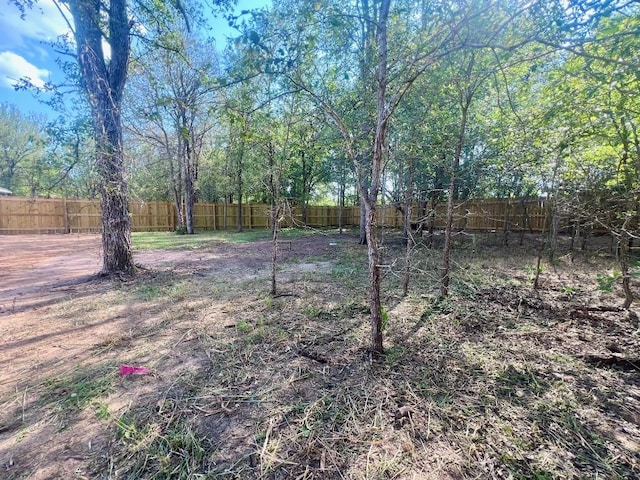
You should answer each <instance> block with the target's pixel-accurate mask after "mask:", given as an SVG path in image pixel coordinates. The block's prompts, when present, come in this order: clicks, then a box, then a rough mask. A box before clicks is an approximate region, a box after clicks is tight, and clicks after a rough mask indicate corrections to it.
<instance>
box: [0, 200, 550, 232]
mask: <svg viewBox="0 0 640 480" xmlns="http://www.w3.org/2000/svg"><path fill="white" fill-rule="evenodd" d="M269 209H270V207H269V205H261V204H244V205H242V226H243V227H244V228H247V229H251V228H268V227H270V226H271V218H270V212H269ZM545 210H546V201H545V200H544V199H527V200H522V199H481V200H468V201H465V202H461V203H460V204H458V205H456V208H455V213H454V228H456V229H465V230H477V231H494V230H495V231H500V230H505V229H509V230H523V229H524V230H528V231H532V232H540V231H542V230H543V228H544V225H545V221H546V216H545ZM129 211H130V214H131V221H132V228H133V230H134V231H149V232H153V231H172V230H175V229H176V226H177V216H176V212H175V207H174V205H173V203H170V202H130V204H129ZM445 214H446V205H445V204H444V203H440V204H438V205H436V206H435V208H432V206H431V204H430V203H428V204H426V205H415V206H414V207H413V208H412V221H413V222H419V221H424V224H425V228H428V226H429V224H433V226H434V227H435V228H444V219H445ZM237 216H238V206H237V205H229V204H227V205H225V204H219V203H216V204H208V203H200V204H196V205H195V215H194V217H195V218H194V221H195V228H196V229H197V230H223V229H228V230H235V229H236V227H237ZM339 218H340V209H339V207H333V206H311V207H308V209H307V219H306V225H307V226H310V227H338V226H339ZM342 223H343V226H345V227H350V226H357V225H359V224H360V207H359V206H351V207H345V208H344V210H343V213H342ZM402 224H403V213H402V211H401V210H400V209H399V208H396V207H395V206H393V205H381V206H380V208H379V210H378V225H379V226H386V227H401V226H402ZM282 225H284V226H294V225H302V209H301V208H300V207H292V208H291V212H290V214H287V215H285V217H284V219H283V222H282ZM100 230H101V220H100V202H99V201H98V200H71V199H57V198H56V199H40V198H20V197H0V234H22V233H89V232H99V231H100Z"/></svg>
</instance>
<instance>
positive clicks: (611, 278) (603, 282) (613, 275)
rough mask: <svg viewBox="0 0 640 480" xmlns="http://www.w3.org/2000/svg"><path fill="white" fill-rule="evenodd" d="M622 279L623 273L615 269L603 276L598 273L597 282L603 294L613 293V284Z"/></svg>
mask: <svg viewBox="0 0 640 480" xmlns="http://www.w3.org/2000/svg"><path fill="white" fill-rule="evenodd" d="M620 278H622V272H620V270H617V269H614V270H612V271H611V272H610V273H607V274H606V275H603V274H601V273H598V274H597V275H596V282H597V284H598V290H600V291H601V292H607V293H611V292H612V291H613V284H614V283H615V282H616V281H618V280H619V279H620Z"/></svg>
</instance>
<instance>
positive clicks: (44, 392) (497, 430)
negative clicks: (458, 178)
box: [0, 234, 640, 479]
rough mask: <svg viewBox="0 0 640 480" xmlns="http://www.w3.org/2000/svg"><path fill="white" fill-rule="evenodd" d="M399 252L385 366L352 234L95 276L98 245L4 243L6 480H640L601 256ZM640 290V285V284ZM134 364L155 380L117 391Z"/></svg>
mask: <svg viewBox="0 0 640 480" xmlns="http://www.w3.org/2000/svg"><path fill="white" fill-rule="evenodd" d="M388 240H389V241H388V243H387V246H386V247H385V249H384V252H385V261H384V262H383V263H384V265H386V267H385V293H386V295H385V309H386V311H387V315H388V325H387V330H386V347H387V353H386V355H385V356H384V358H382V359H376V360H373V359H371V358H370V357H369V355H368V354H367V351H366V347H367V342H368V326H367V315H368V307H367V304H366V258H365V256H366V252H365V250H364V248H363V247H361V246H359V245H357V242H356V239H355V237H352V236H348V235H345V236H338V235H323V234H317V235H310V236H303V237H301V238H292V239H290V240H289V239H286V240H285V241H283V242H282V244H281V246H280V261H281V264H280V266H279V269H278V278H279V292H280V293H281V295H280V296H278V297H276V298H271V297H270V296H269V295H268V294H267V292H268V290H269V283H268V276H269V272H270V258H271V244H270V242H269V241H259V242H251V243H243V244H234V243H223V242H211V243H207V244H204V245H200V246H199V247H197V248H188V249H187V248H185V249H182V250H156V251H145V252H138V253H137V254H136V262H137V263H138V264H139V265H140V271H139V274H138V275H137V276H136V277H135V278H132V279H124V280H98V279H96V278H95V277H93V275H94V274H95V273H96V272H97V271H98V270H99V268H100V256H99V254H100V242H99V238H98V237H96V236H89V235H67V236H37V237H36V236H20V237H11V236H9V237H0V271H2V272H3V275H2V276H1V277H0V328H1V331H2V338H1V347H0V369H1V370H0V371H1V372H2V375H1V377H0V478H3V479H4V478H7V479H18V478H31V479H49V478H65V479H67V478H69V479H71V478H96V479H98V478H99V479H103V478H104V479H125V478H127V479H129V478H149V479H151V478H153V479H159V478H160V479H161V478H166V479H174V478H238V479H246V478H256V479H257V478H264V479H280V478H283V479H284V478H307V479H311V478H317V479H325V478H336V479H338V478H362V479H365V478H367V479H369V478H371V479H373V478H400V479H405V478H406V479H411V478H432V479H462V478H629V479H631V478H638V477H639V476H640V454H639V453H638V452H640V371H639V370H638V368H637V367H638V365H637V364H636V363H635V359H636V358H637V357H638V355H639V354H640V338H639V336H640V334H639V331H638V324H637V312H636V311H635V310H633V309H632V310H629V311H624V310H620V309H617V308H616V307H617V305H620V304H621V292H620V291H619V287H618V286H617V285H615V284H614V287H613V289H612V291H611V292H607V291H603V290H602V289H601V288H599V284H598V275H606V274H607V273H608V272H611V271H612V269H613V268H614V267H615V264H614V262H613V259H612V258H610V256H609V254H608V252H607V251H606V249H605V248H604V247H603V249H602V250H601V251H592V252H590V253H588V254H580V255H578V256H577V257H576V258H575V259H574V261H572V260H571V258H570V257H569V256H568V255H565V256H561V257H560V259H559V260H558V261H557V262H555V263H554V264H553V265H550V264H546V265H545V270H544V272H543V274H542V286H541V288H540V289H539V290H538V291H533V290H532V288H531V265H534V264H535V263H534V260H535V252H536V248H535V245H536V241H537V240H536V239H535V238H529V239H527V242H525V244H524V245H523V246H522V247H520V246H517V245H515V246H511V247H508V248H504V247H501V246H498V245H497V242H496V241H495V238H494V237H491V236H485V237H481V238H480V239H477V238H474V239H473V242H471V240H470V239H468V238H467V239H465V240H460V241H459V242H458V243H457V245H456V251H455V253H454V258H455V260H456V270H455V272H454V279H455V281H454V283H453V285H452V295H451V296H450V297H449V298H446V299H442V298H439V297H438V296H437V294H436V292H437V267H438V263H439V261H440V251H439V250H437V249H428V248H424V247H419V248H417V249H416V252H415V254H414V256H413V260H412V272H413V279H412V293H411V295H410V296H409V297H407V298H401V297H400V296H399V292H400V288H399V278H400V275H401V272H402V263H401V262H402V260H401V259H402V256H403V251H402V248H401V245H400V244H399V243H398V242H397V241H396V240H395V239H394V238H393V237H389V238H388ZM634 288H636V289H637V285H634ZM121 364H130V365H140V366H145V367H147V368H149V369H150V370H151V371H152V374H151V375H144V376H130V377H129V376H127V377H120V376H118V375H117V371H118V366H119V365H121Z"/></svg>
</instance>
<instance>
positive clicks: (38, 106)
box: [0, 0, 270, 116]
mask: <svg viewBox="0 0 640 480" xmlns="http://www.w3.org/2000/svg"><path fill="white" fill-rule="evenodd" d="M0 2H3V3H4V4H5V6H4V7H2V8H0V102H8V103H11V104H13V105H16V106H17V107H19V108H20V109H21V110H22V111H23V112H24V113H29V112H37V113H43V114H46V115H49V116H55V114H54V113H53V112H52V111H51V109H50V108H49V107H47V106H46V105H43V104H42V103H40V102H39V101H38V100H36V99H35V98H34V95H33V93H32V92H25V91H17V92H16V91H15V90H14V88H13V84H15V83H16V82H17V81H18V79H20V78H22V77H29V78H30V79H31V82H32V83H33V84H34V85H36V86H42V85H44V83H45V82H47V81H51V82H53V83H60V82H62V81H63V80H64V77H63V75H62V73H61V72H60V70H59V68H58V66H57V65H56V62H55V60H56V58H57V57H58V56H59V54H58V53H56V52H55V51H54V50H53V48H52V47H51V46H50V45H49V43H48V42H51V41H53V40H55V39H56V38H57V37H58V36H59V35H63V34H65V33H67V32H68V31H69V28H68V26H67V24H66V22H65V20H64V18H63V16H62V15H61V14H60V12H59V11H58V9H57V7H56V5H55V3H54V2H53V0H39V1H38V4H37V7H36V8H34V9H33V10H30V11H27V14H26V18H25V20H22V19H21V18H20V12H19V10H18V9H17V8H16V7H15V6H14V5H13V4H12V3H11V2H8V0H0ZM269 3H270V1H269V0H239V2H238V5H237V7H236V12H239V11H240V10H243V9H250V8H259V7H263V6H265V5H267V4H269ZM214 31H216V32H217V35H216V38H217V41H218V45H219V46H220V47H222V46H223V45H224V39H225V36H228V35H232V34H233V31H231V30H230V29H229V27H228V26H227V24H226V22H225V21H224V20H223V19H220V20H217V21H215V23H214Z"/></svg>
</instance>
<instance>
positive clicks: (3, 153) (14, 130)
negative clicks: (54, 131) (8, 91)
mask: <svg viewBox="0 0 640 480" xmlns="http://www.w3.org/2000/svg"><path fill="white" fill-rule="evenodd" d="M44 130H45V120H44V118H42V117H38V116H36V115H23V114H22V113H21V112H20V110H18V108H17V107H16V106H14V105H10V104H8V103H0V187H4V188H7V189H9V190H12V191H13V192H14V193H15V194H18V195H20V194H22V195H31V196H35V195H36V194H37V193H40V192H39V190H40V189H39V188H38V185H39V181H40V179H41V177H40V176H39V175H38V170H39V169H40V167H41V166H42V161H43V159H44V154H45V145H46V141H47V139H46V137H45V135H44V134H43V131H44ZM36 176H37V177H38V178H35V177H36Z"/></svg>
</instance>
